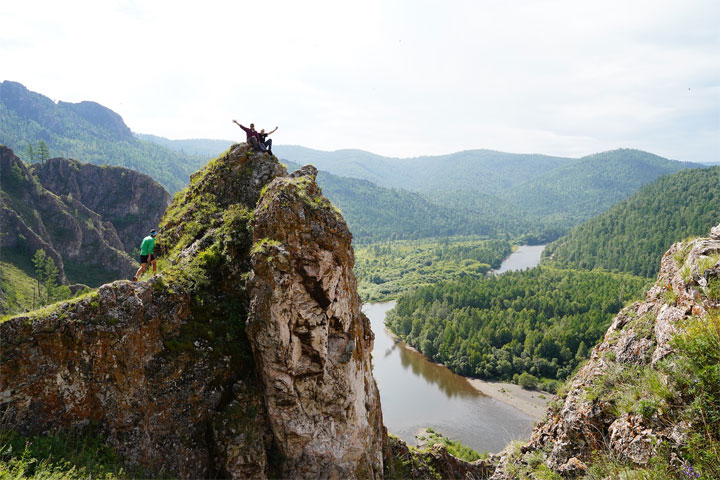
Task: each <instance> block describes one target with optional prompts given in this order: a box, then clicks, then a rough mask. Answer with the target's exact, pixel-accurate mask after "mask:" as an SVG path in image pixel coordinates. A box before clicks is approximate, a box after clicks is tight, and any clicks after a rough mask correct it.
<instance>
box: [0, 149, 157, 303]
mask: <svg viewBox="0 0 720 480" xmlns="http://www.w3.org/2000/svg"><path fill="white" fill-rule="evenodd" d="M0 172H2V175H0V200H1V201H0V224H2V234H1V235H0V249H1V250H0V261H2V262H3V265H12V266H13V267H14V268H17V269H19V270H20V271H22V272H23V274H24V276H23V275H19V274H12V275H10V273H12V272H11V271H10V270H9V269H8V270H7V271H6V272H4V273H7V275H3V279H2V290H3V291H4V292H5V293H6V296H8V298H10V297H12V298H18V299H21V300H19V301H13V303H12V305H14V306H12V305H11V302H9V301H8V303H5V302H3V307H4V308H3V311H4V313H8V312H12V311H15V310H17V309H25V308H28V307H29V306H30V305H32V301H30V302H29V303H28V302H27V299H28V295H27V294H25V293H23V292H25V290H27V288H25V286H26V284H27V283H28V282H27V278H25V277H27V276H29V277H34V276H35V272H34V268H33V265H32V262H31V258H32V257H33V255H34V254H35V252H36V251H37V250H38V249H42V250H44V251H45V252H46V254H47V255H48V256H50V257H51V258H52V259H53V261H54V262H55V264H56V265H57V267H58V269H59V277H58V278H59V280H60V282H61V283H65V284H68V283H71V284H72V283H78V284H85V285H90V286H97V285H100V284H102V283H106V282H109V281H112V280H115V279H117V278H123V277H125V278H127V277H129V276H132V273H133V272H134V270H135V269H136V268H137V264H136V263H135V260H134V259H133V257H131V256H130V254H132V255H133V256H134V252H135V251H136V249H137V247H138V245H139V242H140V240H141V239H142V237H144V236H145V235H146V234H147V231H148V230H149V229H150V228H154V227H156V226H157V222H158V220H159V219H160V217H161V216H162V214H163V212H164V211H165V208H166V206H167V204H168V201H169V195H168V193H167V192H166V191H165V190H164V189H163V188H162V187H161V186H160V185H159V184H158V183H157V182H155V181H154V180H152V179H151V178H150V177H148V176H147V175H144V174H141V173H138V172H135V171H133V170H128V169H125V168H120V167H98V166H96V165H89V164H83V163H80V162H77V161H74V160H66V159H62V158H55V159H50V160H48V161H47V162H46V163H45V164H44V165H34V166H32V167H30V168H28V167H27V166H26V165H25V164H24V163H23V162H22V161H21V160H20V159H19V158H17V157H16V156H15V155H14V153H13V151H12V150H10V149H9V148H7V147H5V146H1V145H0ZM13 272H14V270H13ZM15 273H17V272H15ZM12 292H18V293H17V295H15V294H12ZM29 298H30V300H32V296H31V295H30V297H29ZM5 307H7V308H5Z"/></svg>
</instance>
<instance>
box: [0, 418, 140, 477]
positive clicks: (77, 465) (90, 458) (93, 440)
mask: <svg viewBox="0 0 720 480" xmlns="http://www.w3.org/2000/svg"><path fill="white" fill-rule="evenodd" d="M138 474H139V472H128V471H127V470H126V469H125V467H124V466H123V464H122V463H121V462H120V460H119V459H118V457H117V456H116V455H115V453H114V452H113V450H112V449H111V448H110V447H108V446H107V445H105V444H104V442H103V441H102V439H101V438H100V437H97V436H93V435H84V434H81V433H77V434H67V435H63V436H59V435H43V436H32V437H25V436H22V435H19V434H17V433H16V432H14V431H11V430H5V431H2V432H0V480H6V479H8V480H9V479H17V478H24V479H38V480H39V479H63V480H75V479H78V480H80V479H87V478H98V479H126V478H136V477H137V475H138Z"/></svg>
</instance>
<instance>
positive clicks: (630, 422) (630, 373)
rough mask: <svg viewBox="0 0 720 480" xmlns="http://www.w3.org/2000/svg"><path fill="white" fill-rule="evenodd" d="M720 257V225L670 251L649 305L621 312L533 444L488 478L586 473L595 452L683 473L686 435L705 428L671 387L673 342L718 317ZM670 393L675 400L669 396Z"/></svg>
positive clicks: (507, 457)
mask: <svg viewBox="0 0 720 480" xmlns="http://www.w3.org/2000/svg"><path fill="white" fill-rule="evenodd" d="M719 254H720V225H718V226H716V227H714V228H713V229H712V231H711V233H710V237H709V238H698V239H695V240H691V241H688V242H684V243H677V244H675V245H672V246H671V248H670V249H669V250H668V251H667V253H665V255H664V256H663V258H662V261H661V266H660V272H659V274H658V277H657V281H656V282H655V285H654V286H653V287H652V288H650V289H649V290H648V291H647V292H646V296H645V300H644V301H641V302H636V303H633V304H631V305H629V306H627V307H626V308H624V309H623V310H622V311H621V312H620V313H618V315H617V316H616V317H615V319H614V320H613V322H612V324H611V325H610V327H609V329H608V331H607V333H606V334H605V337H604V339H603V341H602V342H601V343H600V344H599V345H597V346H596V347H595V348H594V349H593V351H592V353H591V356H590V359H589V361H588V362H587V363H586V364H585V365H584V366H583V367H582V368H581V369H580V370H579V371H578V372H577V374H575V376H574V377H573V378H572V379H571V380H570V381H569V382H568V385H567V386H566V391H565V393H564V395H563V396H562V397H561V399H560V401H559V402H558V403H556V404H555V405H554V406H551V407H550V408H549V410H548V414H547V420H546V421H544V422H541V423H540V424H539V425H537V426H536V427H535V428H534V430H533V433H532V437H531V439H530V442H529V443H527V444H525V445H522V446H513V447H510V448H508V449H506V450H505V451H504V452H503V453H502V458H501V460H500V462H499V465H498V467H497V469H496V471H495V473H494V474H493V475H492V477H491V478H492V479H494V480H500V479H514V478H520V477H519V476H521V474H522V473H523V472H525V474H526V476H527V472H528V471H536V467H537V466H538V465H540V466H543V464H544V467H547V468H548V469H550V470H552V471H554V472H555V474H560V475H562V476H563V477H567V478H576V477H581V476H583V475H584V473H585V472H586V470H587V469H588V467H589V466H590V465H591V464H592V463H593V461H594V460H595V459H596V457H597V455H606V456H609V457H611V458H613V461H617V462H620V463H622V464H624V465H630V466H634V467H637V468H643V467H645V466H648V465H650V462H651V459H653V458H654V457H656V456H663V458H666V459H667V462H668V464H670V465H672V466H674V467H675V468H676V469H681V467H682V465H683V460H682V459H681V456H682V449H683V448H685V447H686V440H687V435H688V433H690V432H691V431H692V430H693V429H698V428H701V426H699V425H691V424H690V423H689V422H688V421H686V420H684V419H682V418H681V416H680V415H679V414H678V413H679V412H680V411H681V409H682V408H683V402H688V401H690V400H688V398H683V395H684V392H683V391H682V390H683V389H682V387H679V389H678V387H676V386H675V384H676V383H677V380H676V379H675V378H674V377H675V372H676V371H677V368H679V367H677V366H676V364H675V362H676V357H675V353H676V352H675V349H674V347H673V338H674V337H675V336H676V335H678V334H680V333H682V328H683V326H684V325H688V324H689V321H690V319H692V318H703V317H706V316H707V315H708V314H710V312H713V311H714V312H715V313H714V314H715V315H716V314H717V313H716V312H717V310H718V308H720V293H719V291H718V290H719V289H720V255H719ZM641 379H644V381H645V383H644V384H641V383H640V380H641ZM648 386H650V388H651V389H653V390H655V391H656V392H660V394H659V397H658V394H657V393H653V392H651V391H648V390H647V388H648ZM673 389H678V390H679V393H678V394H679V395H680V396H679V397H673V393H672V391H673ZM653 395H655V397H653ZM544 467H543V468H544ZM548 474H550V473H548ZM523 478H524V477H523ZM528 478H531V477H528ZM532 478H535V477H532ZM538 478H539V477H538ZM543 478H544V477H543ZM593 478H595V477H593ZM608 478H610V477H608ZM633 478H635V477H633ZM638 478H639V477H638ZM643 478H644V477H643Z"/></svg>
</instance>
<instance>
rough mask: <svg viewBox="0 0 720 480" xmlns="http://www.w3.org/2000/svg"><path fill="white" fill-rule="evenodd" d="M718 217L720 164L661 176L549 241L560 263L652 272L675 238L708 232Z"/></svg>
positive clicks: (551, 256) (550, 250)
mask: <svg viewBox="0 0 720 480" xmlns="http://www.w3.org/2000/svg"><path fill="white" fill-rule="evenodd" d="M718 221H720V167H709V168H705V169H692V170H685V171H682V172H678V173H675V174H673V175H668V176H665V177H662V178H660V179H659V180H658V181H656V182H654V183H652V184H650V185H647V186H645V187H644V188H642V189H641V190H640V191H639V192H638V193H637V194H635V195H633V196H632V197H631V198H629V199H628V200H626V201H624V202H621V203H619V204H617V205H615V206H614V207H612V208H611V209H610V210H608V211H607V212H605V213H603V214H601V215H598V216H597V217H595V218H593V219H591V220H589V221H587V222H586V223H584V224H582V225H580V226H578V227H576V228H574V229H573V230H571V231H570V233H569V234H568V235H566V236H565V237H562V238H560V239H559V240H557V241H556V242H554V243H551V244H550V245H548V247H547V249H546V250H545V251H544V252H543V256H544V257H546V258H549V259H551V260H552V263H553V264H555V265H557V266H560V267H572V268H583V269H594V268H602V269H606V270H611V271H617V272H628V273H632V274H635V275H640V276H643V277H654V276H655V274H656V273H657V270H658V267H659V265H660V258H661V257H662V255H663V254H664V253H665V251H667V249H668V248H669V247H670V245H672V244H673V243H675V242H679V241H681V240H683V239H685V238H687V237H689V236H700V235H707V233H708V232H709V231H710V228H711V227H713V226H714V225H717V223H718Z"/></svg>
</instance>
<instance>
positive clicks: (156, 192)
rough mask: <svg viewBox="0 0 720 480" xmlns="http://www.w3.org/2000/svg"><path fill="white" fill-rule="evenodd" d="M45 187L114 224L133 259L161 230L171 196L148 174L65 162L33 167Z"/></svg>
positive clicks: (64, 160) (38, 164)
mask: <svg viewBox="0 0 720 480" xmlns="http://www.w3.org/2000/svg"><path fill="white" fill-rule="evenodd" d="M32 173H33V174H34V175H35V176H36V177H37V179H38V180H39V181H40V183H41V184H42V186H43V187H45V188H46V189H48V190H50V191H51V192H52V193H54V194H55V195H58V196H60V197H65V198H68V197H69V198H71V199H72V200H73V201H74V202H79V203H81V204H82V205H84V206H85V207H87V208H89V209H90V210H92V211H93V212H95V213H97V214H98V215H100V217H101V218H102V219H103V221H105V222H110V223H111V224H112V225H113V227H115V231H116V232H117V235H118V237H119V238H120V241H121V242H122V248H123V250H125V252H127V253H129V254H131V255H133V254H134V252H135V250H136V249H137V248H138V247H139V245H140V240H142V238H143V237H145V235H147V232H148V231H150V229H151V228H155V227H157V225H158V223H159V222H160V219H161V218H162V216H163V213H165V209H166V208H167V207H168V205H169V204H170V200H171V198H170V194H169V193H167V191H166V190H165V189H164V188H163V187H162V186H161V185H160V184H159V183H157V182H156V181H155V180H153V179H152V178H151V177H149V176H148V175H145V174H144V173H139V172H136V171H134V170H129V169H127V168H123V167H108V166H105V167H100V166H98V165H93V164H90V163H82V162H78V161H76V160H69V159H65V158H51V159H50V160H48V161H47V162H45V163H42V164H40V163H36V164H34V165H33V166H32Z"/></svg>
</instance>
